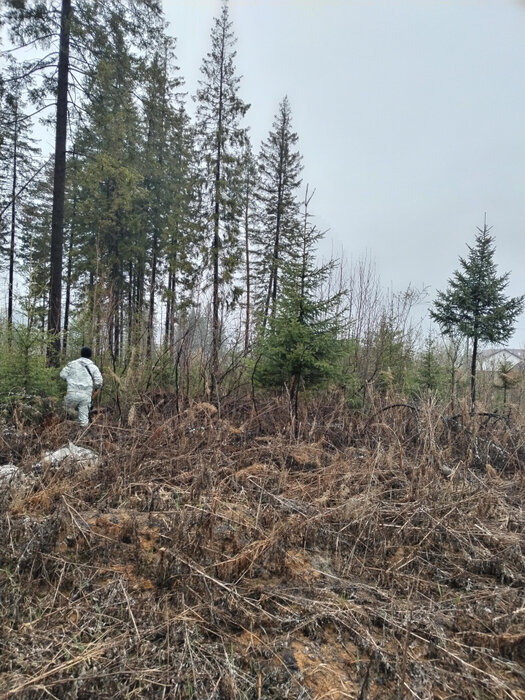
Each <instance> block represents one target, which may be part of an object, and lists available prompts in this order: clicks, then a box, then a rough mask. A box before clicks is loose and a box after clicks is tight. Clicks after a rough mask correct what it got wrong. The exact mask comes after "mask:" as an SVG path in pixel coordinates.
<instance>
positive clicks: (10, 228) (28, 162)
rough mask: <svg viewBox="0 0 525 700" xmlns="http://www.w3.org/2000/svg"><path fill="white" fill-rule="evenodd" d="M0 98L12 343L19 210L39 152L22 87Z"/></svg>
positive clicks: (0, 208) (0, 204)
mask: <svg viewBox="0 0 525 700" xmlns="http://www.w3.org/2000/svg"><path fill="white" fill-rule="evenodd" d="M12 87H13V91H6V92H5V93H4V94H3V95H2V96H1V99H0V113H1V116H0V130H1V131H2V135H3V138H2V143H1V144H0V168H1V171H2V184H3V187H2V197H1V199H0V218H1V220H2V223H1V224H0V226H1V229H2V233H3V235H4V236H5V237H6V238H7V240H6V241H5V242H4V243H5V252H6V257H7V267H8V285H7V324H8V339H9V342H11V326H12V322H13V311H14V279H15V262H16V247H17V241H18V239H19V237H20V236H19V219H20V215H21V212H20V209H21V206H23V204H24V202H25V201H26V199H27V195H28V192H29V189H28V188H29V185H30V183H31V181H32V180H33V178H34V177H35V175H36V173H37V171H38V170H39V168H40V161H39V160H37V158H38V154H39V151H38V149H37V148H36V146H35V145H34V144H35V142H34V139H32V138H31V136H30V135H29V132H30V127H31V123H30V121H29V119H28V118H27V115H26V114H25V112H24V103H23V100H22V95H21V86H20V85H19V84H17V83H13V85H12Z"/></svg>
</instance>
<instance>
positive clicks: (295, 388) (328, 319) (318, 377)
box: [255, 191, 344, 429]
mask: <svg viewBox="0 0 525 700" xmlns="http://www.w3.org/2000/svg"><path fill="white" fill-rule="evenodd" d="M310 199H311V197H310V198H309V197H308V191H307V193H306V196H305V201H304V223H303V226H302V228H301V230H300V232H299V234H298V251H297V256H296V257H295V258H294V259H293V260H289V261H288V262H287V264H286V265H285V266H284V267H283V276H282V292H281V294H280V296H279V299H278V301H277V305H276V310H275V314H274V315H273V316H271V317H270V318H269V319H268V327H267V328H266V329H261V337H260V340H259V359H258V360H257V362H256V365H255V380H256V381H257V383H258V384H259V385H260V386H263V387H273V388H285V389H286V390H287V392H288V395H289V400H290V410H291V414H292V417H293V419H294V421H295V425H296V429H297V417H298V413H299V394H300V392H301V391H303V390H307V389H314V388H320V387H323V386H326V385H327V384H328V383H329V382H330V380H333V379H334V378H335V377H336V376H337V374H338V372H339V369H340V357H341V352H342V344H341V341H340V339H339V338H340V334H341V332H342V330H343V322H342V316H343V314H344V310H343V309H341V297H342V294H343V292H340V293H338V294H335V295H328V296H325V297H323V294H322V291H323V285H324V283H325V282H326V280H327V279H328V277H329V275H330V271H331V270H332V269H333V266H334V264H335V263H334V262H330V263H328V264H327V265H323V266H318V265H317V263H316V252H317V251H316V248H317V243H318V242H319V240H320V239H321V238H322V237H323V233H321V232H319V231H318V230H317V229H316V228H315V226H312V225H311V224H310V222H309V214H308V204H309V201H310Z"/></svg>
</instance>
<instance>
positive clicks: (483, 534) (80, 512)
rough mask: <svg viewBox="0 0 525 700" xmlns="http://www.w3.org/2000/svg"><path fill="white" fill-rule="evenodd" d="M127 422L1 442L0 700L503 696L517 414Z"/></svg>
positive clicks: (270, 410)
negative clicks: (83, 451)
mask: <svg viewBox="0 0 525 700" xmlns="http://www.w3.org/2000/svg"><path fill="white" fill-rule="evenodd" d="M145 406H146V404H145ZM145 406H144V407H137V408H136V411H135V412H134V414H132V416H130V418H131V417H133V420H130V422H131V423H132V424H131V425H120V426H119V425H115V424H112V422H111V421H110V420H109V418H106V417H104V416H99V417H98V419H97V421H96V422H95V424H94V425H92V426H91V427H90V428H89V430H87V431H84V432H81V431H79V430H78V429H77V428H76V427H74V426H73V425H72V424H71V423H67V422H58V421H57V422H55V421H52V420H51V421H49V422H48V423H47V424H46V425H42V426H41V427H40V428H38V429H32V428H29V427H22V426H20V427H19V428H18V429H14V428H13V427H8V426H4V428H3V429H2V433H1V436H2V437H1V440H0V442H1V444H0V453H1V458H0V463H6V462H13V463H14V464H16V465H18V466H20V467H21V468H22V470H23V474H24V476H23V478H21V479H13V480H11V481H10V482H9V484H8V483H7V482H6V483H5V484H4V485H3V486H2V488H1V490H0V502H1V508H0V518H1V523H0V524H1V530H0V539H1V543H0V544H1V553H0V596H1V597H0V619H1V631H2V637H1V642H0V643H1V657H0V698H16V699H17V700H36V699H37V698H38V699H40V698H42V699H43V698H68V699H77V700H88V699H89V700H92V699H93V698H97V700H106V699H107V700H109V699H110V698H112V699H113V698H114V699H117V698H126V699H127V698H130V699H131V698H148V699H152V700H156V699H159V700H160V699H164V698H166V699H167V698H180V699H181V700H182V699H190V698H195V699H199V700H211V699H212V698H216V699H223V698H225V699H226V698H227V699H231V700H233V699H237V698H238V699H239V700H240V699H244V698H246V699H248V698H249V699H250V700H251V699H254V700H255V699H257V700H259V699H260V700H265V699H273V698H275V699H281V698H297V699H299V698H302V699H304V700H305V699H307V698H309V699H311V700H321V699H327V698H330V699H331V700H343V699H344V698H355V699H356V700H379V699H382V700H384V699H389V698H392V699H394V698H396V699H405V698H406V699H408V698H421V699H425V700H427V699H430V698H435V699H439V700H445V699H447V700H469V699H471V698H472V699H473V700H474V699H476V700H485V699H486V700H489V699H490V700H492V699H494V700H495V699H497V700H503V699H506V700H507V699H508V700H518V699H523V698H525V593H524V581H525V566H524V564H525V557H524V554H525V539H524V530H525V511H524V486H525V469H524V467H525V444H524V441H525V430H524V427H523V424H522V423H521V422H520V421H519V420H518V419H517V418H515V417H509V418H505V419H503V418H498V417H495V416H491V415H476V416H469V415H468V414H466V413H465V414H460V415H457V416H455V417H452V418H449V419H444V418H443V417H442V416H441V415H440V414H439V412H438V410H437V408H436V407H434V406H433V405H432V404H429V405H425V406H421V407H419V408H417V409H416V407H410V406H405V405H399V406H395V407H383V408H382V409H378V411H377V412H376V413H375V415H373V416H371V417H368V418H366V417H363V416H359V415H357V414H352V413H350V412H347V411H345V410H343V409H342V408H340V407H338V406H336V405H334V406H330V405H329V402H327V401H326V400H325V401H324V402H319V404H314V403H312V404H311V405H310V406H309V409H308V416H306V417H305V418H304V420H303V422H302V424H301V425H300V426H299V431H298V432H299V437H298V438H294V437H292V436H291V434H290V431H289V430H288V429H286V428H283V426H285V425H286V422H287V415H286V410H285V407H284V406H283V405H282V404H280V403H278V402H269V403H268V404H267V405H266V406H264V408H259V411H258V413H257V414H255V413H252V411H251V408H250V407H249V406H241V405H236V406H231V407H229V408H228V407H227V406H226V407H225V408H224V410H223V413H222V417H221V418H219V417H218V415H217V413H216V412H215V410H214V409H213V407H211V406H209V405H207V404H196V405H195V406H193V407H191V408H190V409H188V410H187V411H185V412H184V413H182V414H180V415H179V416H175V415H170V414H169V407H168V406H167V405H164V406H162V407H159V408H158V409H156V410H149V412H148V411H146V410H145ZM69 440H72V441H73V442H74V443H75V444H78V445H82V446H83V447H88V448H90V449H92V450H94V451H95V452H96V453H97V454H98V455H99V456H100V462H99V463H98V464H97V465H94V466H93V465H92V466H88V467H87V468H82V469H78V467H77V466H75V465H74V464H71V463H68V462H67V461H65V462H63V463H62V464H61V465H60V466H59V467H58V468H57V469H50V468H49V469H47V468H44V470H43V471H42V473H40V474H36V475H35V474H34V473H33V470H32V465H33V464H35V463H36V462H37V461H38V460H39V459H40V458H41V456H42V453H43V452H45V451H47V450H55V449H58V448H60V447H62V446H64V445H66V444H67V443H68V441H69Z"/></svg>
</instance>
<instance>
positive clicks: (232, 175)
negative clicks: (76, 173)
mask: <svg viewBox="0 0 525 700" xmlns="http://www.w3.org/2000/svg"><path fill="white" fill-rule="evenodd" d="M235 42H236V39H235V36H234V34H233V30H232V22H231V20H230V15H229V9H228V3H227V0H223V4H222V9H221V12H220V15H219V16H218V17H217V18H215V20H214V23H213V27H212V30H211V50H210V51H209V53H208V54H207V55H206V57H205V58H204V60H203V63H202V68H201V72H202V80H201V81H200V87H199V89H198V90H197V94H196V101H197V134H198V137H199V144H198V146H199V149H200V151H201V156H202V158H203V165H204V196H205V198H206V203H205V206H206V208H207V210H208V217H207V218H208V221H209V222H210V224H211V226H210V228H211V230H210V231H209V236H210V239H211V244H210V247H209V250H210V263H211V269H212V274H211V277H212V338H211V358H210V365H211V368H210V369H211V393H212V395H215V394H216V390H217V384H218V381H219V350H220V346H221V336H222V331H221V321H220V312H221V306H222V304H223V301H224V299H223V298H221V295H224V293H225V289H226V286H227V285H229V284H230V283H231V282H232V280H233V274H234V272H235V270H236V269H237V267H238V265H239V261H240V259H241V255H242V252H241V251H242V248H241V244H240V236H239V219H240V209H239V200H238V196H237V195H238V192H239V186H238V183H239V177H240V168H239V164H240V157H241V149H242V146H243V143H244V140H245V136H246V132H245V129H243V128H242V127H241V126H240V122H241V119H242V117H243V116H244V115H245V114H246V111H247V110H248V107H249V105H247V104H246V103H244V102H243V101H242V100H241V99H240V97H239V95H238V92H239V82H240V78H239V77H238V76H237V74H236V70H235V63H234V61H235V56H236V52H235V50H234V45H235Z"/></svg>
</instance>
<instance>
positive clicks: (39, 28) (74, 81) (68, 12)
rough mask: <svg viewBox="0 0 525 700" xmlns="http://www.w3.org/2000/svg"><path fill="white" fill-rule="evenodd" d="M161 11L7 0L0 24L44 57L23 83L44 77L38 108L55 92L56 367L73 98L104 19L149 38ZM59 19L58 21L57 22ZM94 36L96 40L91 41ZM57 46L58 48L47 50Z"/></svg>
mask: <svg viewBox="0 0 525 700" xmlns="http://www.w3.org/2000/svg"><path fill="white" fill-rule="evenodd" d="M159 12H160V8H159V4H158V2H157V0H142V1H140V0H139V1H138V2H134V3H133V4H132V5H128V4H127V3H125V2H122V0H106V2H104V3H100V2H97V1H96V0H54V1H53V0H51V1H50V2H47V3H43V2H41V1H40V0H25V1H24V2H20V1H19V0H6V2H5V10H4V9H3V8H2V15H1V21H3V22H6V23H7V25H8V27H9V30H10V35H11V39H12V40H13V42H15V44H16V46H18V47H27V46H32V47H33V49H40V50H41V51H42V53H41V54H40V55H37V56H36V58H34V59H31V60H29V61H26V62H25V63H24V64H23V70H22V71H21V73H20V75H19V78H20V80H26V79H27V78H28V76H35V75H37V74H40V75H41V76H42V81H41V83H40V86H38V87H37V88H35V89H33V90H32V95H33V97H34V99H35V100H36V101H37V102H38V104H39V109H45V108H46V106H50V105H49V104H48V105H46V102H45V97H46V96H47V95H49V94H50V93H51V94H54V95H55V96H56V102H55V101H53V102H51V103H50V104H56V116H55V120H54V124H55V148H54V184H53V204H52V221H51V242H50V281H49V285H50V295H49V313H48V330H49V331H50V332H51V333H52V334H53V342H52V344H50V345H49V350H48V359H49V362H50V364H54V365H56V364H58V362H59V351H60V331H61V307H62V267H63V244H64V209H65V191H66V144H67V125H68V109H69V107H70V106H71V103H70V101H69V98H70V95H71V94H74V93H75V92H76V88H77V87H82V86H83V82H84V80H83V78H84V76H85V75H86V74H87V73H89V66H90V60H89V59H90V55H93V54H94V53H96V50H97V44H98V41H97V40H98V38H99V37H100V32H98V31H97V30H98V28H99V26H100V21H101V18H105V17H107V14H108V13H109V14H110V15H113V16H119V18H120V20H121V25H122V30H123V31H125V32H127V33H128V35H130V34H132V33H133V34H134V35H135V36H136V37H139V36H140V35H141V34H142V35H144V36H145V35H146V34H147V32H146V28H147V27H148V24H147V23H145V22H144V18H145V17H147V16H148V14H153V15H158V14H159ZM57 17H58V18H59V21H58V22H57ZM93 36H95V37H96V39H95V41H92V38H93ZM55 45H56V46H58V50H55V49H54V48H53V50H51V51H50V50H49V49H50V47H54V46H55Z"/></svg>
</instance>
